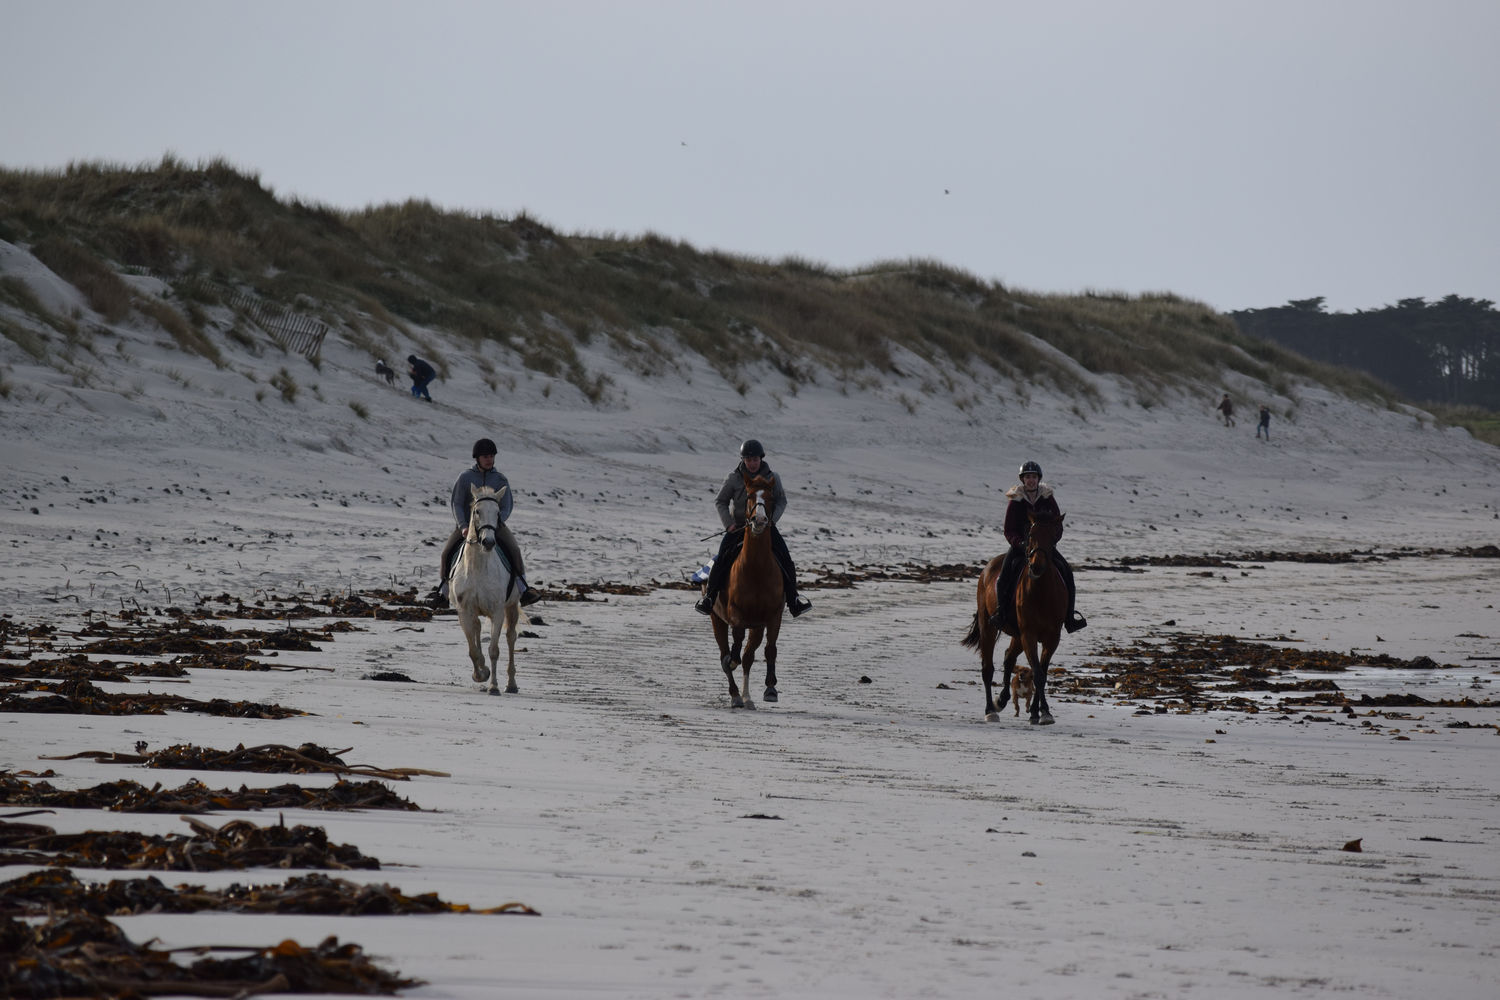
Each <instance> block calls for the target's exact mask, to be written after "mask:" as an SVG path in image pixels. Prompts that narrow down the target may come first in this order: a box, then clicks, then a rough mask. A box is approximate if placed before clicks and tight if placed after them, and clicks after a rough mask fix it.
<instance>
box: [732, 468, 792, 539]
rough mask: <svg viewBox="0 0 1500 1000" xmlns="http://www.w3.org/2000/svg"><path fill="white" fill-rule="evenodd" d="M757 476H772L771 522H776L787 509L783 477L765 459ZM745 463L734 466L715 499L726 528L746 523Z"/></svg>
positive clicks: (741, 525)
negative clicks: (782, 483) (773, 470)
mask: <svg viewBox="0 0 1500 1000" xmlns="http://www.w3.org/2000/svg"><path fill="white" fill-rule="evenodd" d="M756 475H757V476H769V477H770V478H771V512H770V513H771V523H772V524H775V523H776V522H777V521H779V520H781V512H782V511H784V510H786V490H784V489H782V487H781V477H780V476H778V475H777V474H776V473H774V472H772V471H771V467H770V466H769V465H767V464H766V462H765V459H761V463H760V471H759V472H757V473H756ZM745 476H746V472H745V463H744V462H741V463H740V464H739V465H737V466H735V467H734V471H733V472H731V473H730V474H729V475H728V476H727V477H725V479H724V485H723V486H721V487H719V495H718V497H716V498H715V499H714V506H716V507H718V508H719V522H720V523H721V524H723V525H724V530H725V531H729V530H730V529H732V528H739V527H743V526H744V523H745V499H746V497H745Z"/></svg>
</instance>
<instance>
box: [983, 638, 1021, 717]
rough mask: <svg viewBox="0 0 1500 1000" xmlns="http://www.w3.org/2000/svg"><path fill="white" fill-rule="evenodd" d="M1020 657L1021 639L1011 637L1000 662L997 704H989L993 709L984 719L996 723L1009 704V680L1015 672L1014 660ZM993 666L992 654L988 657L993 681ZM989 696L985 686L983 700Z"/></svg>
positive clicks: (987, 688)
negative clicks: (1003, 657) (1000, 671)
mask: <svg viewBox="0 0 1500 1000" xmlns="http://www.w3.org/2000/svg"><path fill="white" fill-rule="evenodd" d="M1001 634H1002V633H996V635H995V640H996V641H998V640H999V638H1000V635H1001ZM1020 655H1021V637H1020V636H1011V639H1010V645H1009V646H1007V647H1006V648H1005V659H1004V660H1002V661H1001V667H1002V668H1003V671H1002V673H1001V675H1000V699H999V701H998V702H991V704H992V705H993V706H994V707H993V708H992V709H991V710H990V712H989V713H987V714H986V715H985V718H986V719H988V720H989V721H990V722H998V721H999V719H1000V713H1001V711H1002V710H1004V708H1005V706H1006V705H1008V704H1009V703H1010V679H1011V676H1012V675H1013V674H1014V673H1015V670H1016V658H1017V657H1019V656H1020ZM994 664H995V660H994V654H993V653H991V655H990V678H991V679H993V678H994V676H995V666H994ZM989 695H990V692H989V687H988V685H986V687H985V698H986V699H988V698H989Z"/></svg>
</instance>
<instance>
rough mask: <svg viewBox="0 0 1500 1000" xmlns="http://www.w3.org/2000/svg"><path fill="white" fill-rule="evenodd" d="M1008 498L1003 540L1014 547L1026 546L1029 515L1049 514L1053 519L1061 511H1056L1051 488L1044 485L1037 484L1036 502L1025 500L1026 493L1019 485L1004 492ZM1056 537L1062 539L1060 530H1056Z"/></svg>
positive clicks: (1029, 525)
mask: <svg viewBox="0 0 1500 1000" xmlns="http://www.w3.org/2000/svg"><path fill="white" fill-rule="evenodd" d="M1005 495H1006V496H1007V497H1009V498H1010V503H1009V504H1008V505H1007V506H1006V508H1005V540H1006V541H1007V542H1010V544H1011V545H1014V546H1023V545H1025V544H1026V534H1027V532H1029V531H1030V530H1031V520H1030V518H1029V515H1030V514H1032V513H1033V512H1035V513H1037V514H1051V515H1052V516H1053V517H1058V516H1061V514H1062V511H1060V510H1058V509H1057V501H1056V500H1055V499H1053V497H1052V487H1050V486H1048V485H1047V484H1046V483H1038V484H1037V488H1036V502H1035V503H1033V502H1031V501H1029V500H1027V499H1026V491H1025V490H1023V489H1022V488H1021V486H1020V485H1019V484H1017V485H1015V486H1012V487H1011V488H1010V489H1008V490H1006V491H1005ZM1057 535H1058V537H1059V538H1061V537H1062V529H1061V528H1059V529H1058V533H1057Z"/></svg>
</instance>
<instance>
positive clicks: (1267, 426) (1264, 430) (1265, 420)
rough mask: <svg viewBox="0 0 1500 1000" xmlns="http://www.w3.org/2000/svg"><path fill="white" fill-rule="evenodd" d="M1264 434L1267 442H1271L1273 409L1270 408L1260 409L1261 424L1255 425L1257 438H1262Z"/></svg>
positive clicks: (1263, 407)
mask: <svg viewBox="0 0 1500 1000" xmlns="http://www.w3.org/2000/svg"><path fill="white" fill-rule="evenodd" d="M1262 434H1264V436H1265V439H1266V440H1267V441H1269V440H1271V408H1270V407H1269V406H1262V407H1261V408H1260V423H1258V424H1256V425H1255V436H1256V437H1261V436H1262Z"/></svg>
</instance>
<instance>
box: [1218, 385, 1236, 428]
mask: <svg viewBox="0 0 1500 1000" xmlns="http://www.w3.org/2000/svg"><path fill="white" fill-rule="evenodd" d="M1215 409H1217V410H1218V411H1219V412H1220V413H1222V414H1224V426H1225V427H1233V426H1234V402H1233V401H1232V400H1230V398H1229V393H1227V392H1226V393H1224V398H1223V399H1221V400H1219V405H1218V406H1217V407H1215Z"/></svg>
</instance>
